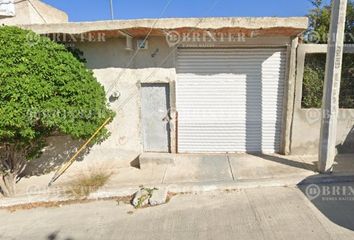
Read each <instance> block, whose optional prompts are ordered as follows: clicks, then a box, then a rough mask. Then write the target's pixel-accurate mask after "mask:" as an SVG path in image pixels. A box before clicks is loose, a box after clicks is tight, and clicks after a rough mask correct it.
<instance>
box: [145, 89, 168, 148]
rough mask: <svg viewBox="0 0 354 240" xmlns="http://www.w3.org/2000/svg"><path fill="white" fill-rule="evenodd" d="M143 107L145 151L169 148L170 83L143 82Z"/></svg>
mask: <svg viewBox="0 0 354 240" xmlns="http://www.w3.org/2000/svg"><path fill="white" fill-rule="evenodd" d="M141 109H142V125H143V139H144V151H145V152H168V150H169V139H170V137H169V136H170V135H169V134H170V130H169V121H168V120H169V116H168V109H169V90H168V84H163V83H162V84H155V83H151V84H142V86H141Z"/></svg>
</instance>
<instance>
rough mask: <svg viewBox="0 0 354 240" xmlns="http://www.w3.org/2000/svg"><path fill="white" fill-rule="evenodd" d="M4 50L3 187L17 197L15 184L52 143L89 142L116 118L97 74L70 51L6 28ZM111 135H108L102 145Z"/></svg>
mask: <svg viewBox="0 0 354 240" xmlns="http://www.w3.org/2000/svg"><path fill="white" fill-rule="evenodd" d="M0 46H1V48H0V59H1V61H0V92H1V95H0V160H1V161H0V184H1V185H0V186H1V190H2V192H3V193H4V194H7V195H11V194H13V191H14V189H13V188H14V186H12V185H13V182H15V181H17V180H18V179H17V178H18V175H19V174H20V173H21V172H22V171H23V170H24V168H25V166H26V165H27V163H28V161H29V160H30V159H32V158H34V157H36V156H38V154H39V153H40V150H41V149H42V147H43V144H45V138H46V137H48V136H51V135H55V134H66V135H70V136H72V137H74V138H87V137H89V136H91V134H93V133H94V132H95V130H96V129H97V128H98V127H99V126H100V125H101V124H102V123H103V122H104V121H105V119H107V118H108V117H110V116H113V112H112V111H111V110H109V109H108V106H107V103H106V97H105V92H104V88H103V87H102V85H100V83H98V82H97V80H96V79H95V77H94V76H93V72H92V71H90V70H88V69H86V67H85V65H84V63H82V62H80V61H79V60H78V59H77V58H75V57H74V56H73V54H72V53H70V52H69V51H68V50H67V49H66V48H65V46H64V45H61V44H58V43H55V42H53V41H51V40H50V39H49V38H47V37H43V36H39V35H37V34H35V33H34V32H32V31H28V30H23V29H20V28H17V27H9V26H2V27H0ZM107 133H108V132H107V130H106V129H104V130H103V131H102V132H101V133H100V136H99V138H98V139H97V140H102V139H104V137H105V136H107ZM9 186H10V187H9Z"/></svg>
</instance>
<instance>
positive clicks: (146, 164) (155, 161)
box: [139, 153, 176, 169]
mask: <svg viewBox="0 0 354 240" xmlns="http://www.w3.org/2000/svg"><path fill="white" fill-rule="evenodd" d="M175 157H176V155H175V154H171V153H142V154H141V155H140V156H139V165H140V169H146V168H150V167H155V166H158V165H169V164H174V162H175Z"/></svg>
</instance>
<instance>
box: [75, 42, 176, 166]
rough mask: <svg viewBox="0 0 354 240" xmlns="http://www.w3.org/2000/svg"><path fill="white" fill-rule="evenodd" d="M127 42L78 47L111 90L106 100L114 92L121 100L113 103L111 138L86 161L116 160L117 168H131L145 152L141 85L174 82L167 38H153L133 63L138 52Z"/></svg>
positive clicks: (90, 154) (90, 66)
mask: <svg viewBox="0 0 354 240" xmlns="http://www.w3.org/2000/svg"><path fill="white" fill-rule="evenodd" d="M125 43H126V42H125V39H106V40H105V41H104V42H91V43H89V42H86V43H84V44H78V45H77V47H78V48H79V49H80V50H82V51H83V52H84V57H85V58H86V59H87V66H88V68H90V69H92V70H93V71H94V74H95V76H96V77H97V79H98V81H99V82H100V83H101V84H102V85H103V86H104V87H105V90H106V92H108V91H109V92H108V94H107V97H108V98H109V97H110V96H111V94H112V93H113V92H119V94H120V97H119V99H118V100H116V101H111V102H110V106H111V108H112V109H113V110H114V111H115V112H116V113H117V115H116V118H115V119H114V120H113V122H112V123H111V124H110V125H109V126H108V128H109V130H110V132H111V134H112V135H111V136H110V138H109V139H107V140H106V141H104V142H103V143H102V144H101V145H97V146H94V147H93V148H92V149H91V151H90V153H89V154H88V155H87V157H86V158H85V161H96V160H99V161H115V164H116V165H119V166H128V165H129V164H130V162H131V161H132V160H134V159H135V158H136V157H138V155H139V154H140V153H141V152H142V149H143V146H142V139H141V122H140V106H141V104H140V83H146V82H166V83H168V82H171V81H175V78H176V71H175V67H174V66H175V64H174V58H175V53H174V52H173V51H171V50H173V48H169V47H168V45H167V42H166V41H165V39H164V38H157V37H155V38H154V37H152V38H150V39H149V48H148V49H147V50H140V51H139V52H138V53H137V55H136V56H135V57H134V60H133V61H132V62H131V63H130V64H129V62H130V59H132V57H133V55H134V54H135V50H133V51H132V50H126V49H125V47H126V44H125ZM135 45H136V43H135V41H134V46H135ZM128 66H129V67H128Z"/></svg>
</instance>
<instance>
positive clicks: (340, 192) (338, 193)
mask: <svg viewBox="0 0 354 240" xmlns="http://www.w3.org/2000/svg"><path fill="white" fill-rule="evenodd" d="M305 193H306V196H307V197H308V198H309V199H310V200H314V199H316V198H318V197H320V196H321V199H322V200H326V201H329V200H336V201H339V200H340V201H344V200H345V201H349V200H350V201H353V200H354V186H336V185H333V186H328V185H323V186H319V185H316V184H311V185H309V186H307V187H306V190H305Z"/></svg>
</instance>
